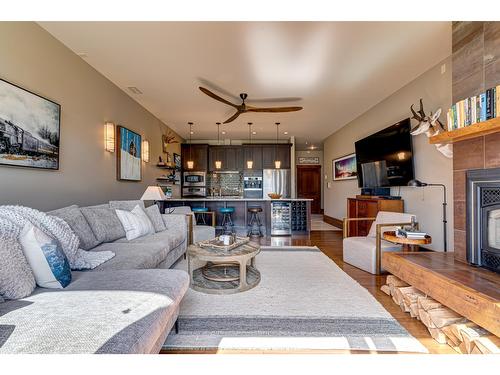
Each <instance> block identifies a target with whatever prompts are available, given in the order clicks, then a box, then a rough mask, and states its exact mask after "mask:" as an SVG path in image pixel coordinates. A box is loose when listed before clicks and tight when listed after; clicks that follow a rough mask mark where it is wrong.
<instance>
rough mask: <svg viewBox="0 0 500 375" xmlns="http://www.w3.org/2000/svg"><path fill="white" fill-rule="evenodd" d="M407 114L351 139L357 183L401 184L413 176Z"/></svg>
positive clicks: (368, 184) (363, 185) (385, 185)
mask: <svg viewBox="0 0 500 375" xmlns="http://www.w3.org/2000/svg"><path fill="white" fill-rule="evenodd" d="M410 130H411V124H410V119H409V118H407V119H405V120H402V121H400V122H398V123H397V124H394V125H392V126H389V127H388V128H386V129H384V130H381V131H379V132H378V133H375V134H372V135H370V136H369V137H366V138H363V139H361V140H359V141H357V142H356V143H355V149H356V164H357V170H358V186H359V187H366V188H368V187H370V188H373V187H389V186H405V185H407V184H408V181H410V180H412V179H414V170H413V147H412V136H411V134H410Z"/></svg>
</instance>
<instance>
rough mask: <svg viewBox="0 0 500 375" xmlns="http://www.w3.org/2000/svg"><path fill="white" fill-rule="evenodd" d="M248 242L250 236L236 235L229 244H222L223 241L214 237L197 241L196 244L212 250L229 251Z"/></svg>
mask: <svg viewBox="0 0 500 375" xmlns="http://www.w3.org/2000/svg"><path fill="white" fill-rule="evenodd" d="M248 242H250V238H248V237H238V236H237V237H236V241H234V242H233V243H232V244H231V245H224V242H223V241H221V240H219V238H218V237H216V238H214V239H212V240H205V241H200V242H198V246H200V247H204V248H209V249H214V250H221V251H230V250H233V249H236V248H237V247H239V246H241V245H244V244H246V243H248Z"/></svg>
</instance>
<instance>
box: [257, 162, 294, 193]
mask: <svg viewBox="0 0 500 375" xmlns="http://www.w3.org/2000/svg"><path fill="white" fill-rule="evenodd" d="M290 179H291V177H290V169H264V173H263V185H264V187H263V189H264V190H263V195H264V199H266V198H269V197H268V195H267V194H269V193H278V194H281V196H282V198H290V194H291V193H290V192H291V188H290V185H291V180H290Z"/></svg>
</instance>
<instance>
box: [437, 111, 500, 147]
mask: <svg viewBox="0 0 500 375" xmlns="http://www.w3.org/2000/svg"><path fill="white" fill-rule="evenodd" d="M497 132H500V117H495V118H492V119H491V120H487V121H483V122H478V123H477V124H473V125H469V126H466V127H465V128H460V129H455V130H452V131H448V132H444V133H440V134H438V135H435V136H433V137H430V138H429V142H430V143H432V144H443V143H454V142H459V141H465V140H466V139H471V138H476V137H481V136H483V135H488V134H492V133H497Z"/></svg>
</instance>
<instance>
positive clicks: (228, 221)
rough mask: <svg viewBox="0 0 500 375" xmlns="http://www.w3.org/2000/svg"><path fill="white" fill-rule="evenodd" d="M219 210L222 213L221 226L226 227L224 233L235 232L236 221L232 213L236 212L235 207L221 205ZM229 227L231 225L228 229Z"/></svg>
mask: <svg viewBox="0 0 500 375" xmlns="http://www.w3.org/2000/svg"><path fill="white" fill-rule="evenodd" d="M219 212H220V213H221V214H222V223H221V226H222V228H223V229H224V234H233V233H234V223H233V219H232V217H231V214H232V213H233V212H234V207H221V208H219ZM228 227H230V228H229V229H228Z"/></svg>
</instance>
